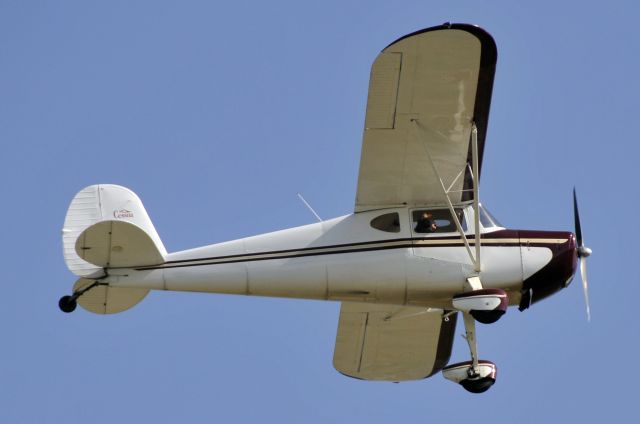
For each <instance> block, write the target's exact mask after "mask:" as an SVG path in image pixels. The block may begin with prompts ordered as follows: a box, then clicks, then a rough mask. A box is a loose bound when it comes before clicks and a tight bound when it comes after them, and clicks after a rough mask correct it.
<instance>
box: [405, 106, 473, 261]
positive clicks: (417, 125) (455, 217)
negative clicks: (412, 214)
mask: <svg viewBox="0 0 640 424" xmlns="http://www.w3.org/2000/svg"><path fill="white" fill-rule="evenodd" d="M411 122H413V124H414V125H413V128H415V129H418V130H421V131H424V132H426V128H424V126H423V125H422V124H421V123H420V122H418V119H415V118H414V119H411ZM422 146H423V147H424V151H425V153H426V155H427V158H428V159H429V163H430V164H431V168H432V169H433V173H434V174H435V175H436V177H437V178H438V181H439V182H440V187H442V192H443V194H444V198H445V200H446V201H447V206H448V207H449V212H450V213H451V217H452V218H453V222H454V223H455V224H456V228H457V230H458V233H460V238H461V239H462V241H463V242H464V246H465V248H466V249H467V253H468V254H469V258H470V259H471V263H473V266H474V269H475V271H476V272H480V270H481V262H480V213H479V212H480V202H479V188H478V186H479V184H478V182H479V172H480V170H479V166H478V128H477V127H476V124H475V122H471V149H472V161H473V166H472V176H473V211H474V226H475V241H474V243H475V255H474V254H473V252H472V251H471V246H470V244H469V240H468V239H467V236H466V235H465V233H464V231H463V230H462V224H460V220H459V219H458V215H457V214H456V213H455V210H454V208H453V204H452V203H451V198H450V197H449V193H453V192H454V191H452V190H451V188H452V187H453V186H454V184H455V182H456V181H457V180H458V178H460V176H461V175H462V173H463V171H464V168H463V169H462V171H460V173H459V174H458V176H457V177H456V178H455V179H454V181H453V182H452V183H451V185H449V188H448V189H447V188H446V187H445V185H444V181H442V177H441V176H440V173H439V172H438V168H437V167H436V164H435V162H434V161H433V158H432V157H431V153H429V148H428V147H427V143H426V142H424V140H423V143H422ZM467 166H468V165H467Z"/></svg>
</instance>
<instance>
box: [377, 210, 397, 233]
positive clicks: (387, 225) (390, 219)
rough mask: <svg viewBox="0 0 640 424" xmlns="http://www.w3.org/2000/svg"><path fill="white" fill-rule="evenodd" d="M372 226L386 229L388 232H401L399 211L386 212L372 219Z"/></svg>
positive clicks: (381, 229)
mask: <svg viewBox="0 0 640 424" xmlns="http://www.w3.org/2000/svg"><path fill="white" fill-rule="evenodd" d="M371 226H372V227H373V228H375V229H376V230H380V231H386V232H387V233H399V232H400V215H398V212H392V213H385V214H384V215H380V216H377V217H375V218H373V219H372V220H371Z"/></svg>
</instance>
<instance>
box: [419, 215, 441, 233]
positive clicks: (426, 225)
mask: <svg viewBox="0 0 640 424" xmlns="http://www.w3.org/2000/svg"><path fill="white" fill-rule="evenodd" d="M437 230H438V225H437V224H436V221H435V220H434V219H433V215H432V214H431V213H430V212H427V211H424V212H423V213H422V216H420V219H418V225H416V228H415V232H416V233H435V232H436V231H437Z"/></svg>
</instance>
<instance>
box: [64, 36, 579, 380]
mask: <svg viewBox="0 0 640 424" xmlns="http://www.w3.org/2000/svg"><path fill="white" fill-rule="evenodd" d="M496 60H497V51H496V45H495V42H494V40H493V38H492V37H491V35H490V34H488V33H487V32H486V31H484V30H483V29H481V28H479V27H477V26H473V25H468V24H449V23H446V24H443V25H440V26H436V27H432V28H426V29H423V30H421V31H417V32H414V33H412V34H408V35H405V36H404V37H401V38H399V39H398V40H396V41H394V42H393V43H391V44H390V45H388V46H387V47H386V48H385V49H384V50H383V51H382V52H381V53H380V54H379V55H378V57H377V58H376V60H375V62H374V63H373V65H372V69H371V79H370V83H369V96H368V102H367V112H366V120H365V129H364V140H363V146H362V156H361V161H360V172H359V177H358V188H357V194H356V201H355V211H354V213H353V214H350V215H346V216H342V217H339V218H335V219H331V220H328V221H321V222H318V223H314V224H310V225H305V226H302V227H297V228H291V229H287V230H282V231H276V232H272V233H268V234H262V235H257V236H254V237H248V238H243V239H239V240H234V241H229V242H225V243H219V244H214V245H210V246H205V247H199V248H195V249H190V250H185V251H181V252H174V253H167V251H166V249H165V247H164V245H163V244H162V241H161V240H160V237H159V236H158V233H157V232H156V230H155V228H154V226H153V224H152V223H151V220H150V219H149V216H148V215H147V212H146V211H145V208H144V206H143V205H142V202H141V201H140V199H139V198H138V196H137V195H136V194H135V193H133V192H132V191H130V190H129V189H127V188H124V187H121V186H117V185H110V184H99V185H92V186H89V187H87V188H85V189H83V190H81V191H80V192H79V193H78V194H77V195H76V196H75V197H74V199H73V200H72V202H71V205H70V207H69V210H68V212H67V215H66V218H65V222H64V228H63V230H62V239H63V250H64V258H65V261H66V263H67V266H68V268H69V269H70V270H71V272H73V273H74V274H76V275H77V276H78V277H80V278H79V279H78V281H77V282H76V283H75V285H74V286H73V292H72V294H71V295H68V296H64V297H62V298H61V299H60V301H59V306H60V309H61V310H62V311H64V312H72V311H73V310H74V309H75V308H76V305H77V304H80V306H82V307H83V308H85V309H86V310H88V311H91V312H95V313H98V314H113V313H117V312H122V311H125V310H127V309H129V308H131V307H133V306H134V305H136V304H137V303H138V302H140V301H141V300H142V299H143V298H144V297H145V296H146V295H147V294H148V293H149V291H150V290H171V291H189V292H204V293H223V294H238V295H250V296H275V297H284V298H297V299H315V300H332V301H339V302H342V305H341V310H340V318H339V324H338V333H337V337H336V345H335V352H334V358H333V364H334V366H335V368H336V369H337V370H338V371H339V372H341V373H343V374H345V375H347V376H350V377H354V378H358V379H363V380H383V381H392V382H399V381H406V380H417V379H424V378H427V377H429V376H431V375H433V374H435V373H438V372H440V371H442V373H443V375H444V377H445V378H447V379H449V380H451V381H453V382H456V383H459V384H460V385H462V386H463V387H464V388H465V389H466V390H468V391H470V392H473V393H481V392H484V391H486V390H488V389H489V388H490V387H491V386H492V385H493V384H494V383H495V381H496V370H497V368H496V365H495V364H493V363H492V362H490V361H487V360H481V359H479V357H478V350H477V342H476V330H475V322H476V321H479V322H480V323H484V324H490V323H494V322H496V321H497V320H498V319H499V318H500V317H501V316H502V315H503V314H504V313H505V312H506V311H507V308H508V306H518V308H519V309H520V310H521V311H523V310H525V309H527V308H529V307H530V306H531V304H533V303H535V302H538V301H540V300H542V299H544V298H546V297H548V296H550V295H552V294H554V293H556V292H558V291H559V290H561V289H562V288H564V287H567V286H568V285H569V283H570V282H571V280H572V278H573V275H574V273H575V271H576V267H577V262H578V260H579V261H580V269H581V275H582V282H583V287H584V295H585V301H586V303H587V314H588V316H589V314H590V312H589V301H588V293H587V274H586V268H585V258H587V257H588V256H589V255H590V254H591V250H590V249H589V248H587V247H586V246H585V245H584V241H583V237H582V230H581V227H580V218H579V214H578V203H577V199H576V195H575V189H574V193H573V196H574V197H573V204H574V217H575V235H574V234H573V233H571V232H564V231H531V230H512V229H507V228H505V227H503V226H502V225H501V224H500V223H499V222H498V221H497V220H496V219H495V218H494V217H493V216H492V215H491V214H490V213H489V211H488V210H487V209H486V208H485V207H483V206H482V204H481V203H480V198H479V180H480V170H481V167H482V155H483V151H484V142H485V137H486V133H487V122H488V118H489V107H490V104H491V94H492V87H493V79H494V73H495V66H496ZM458 313H461V314H462V318H463V321H464V328H465V333H466V334H465V339H466V341H467V343H468V345H469V351H470V354H471V359H470V360H468V361H464V362H459V363H455V364H451V365H448V364H449V359H450V356H451V349H452V345H453V338H454V337H453V336H454V332H455V325H456V318H457V315H458Z"/></svg>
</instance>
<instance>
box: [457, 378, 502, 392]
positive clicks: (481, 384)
mask: <svg viewBox="0 0 640 424" xmlns="http://www.w3.org/2000/svg"><path fill="white" fill-rule="evenodd" d="M495 382H496V380H495V378H491V377H483V378H478V379H476V380H471V379H466V380H462V381H461V382H460V385H461V386H462V387H464V388H465V390H466V391H468V392H471V393H484V392H486V391H487V390H489V388H491V386H493V383H495Z"/></svg>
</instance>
